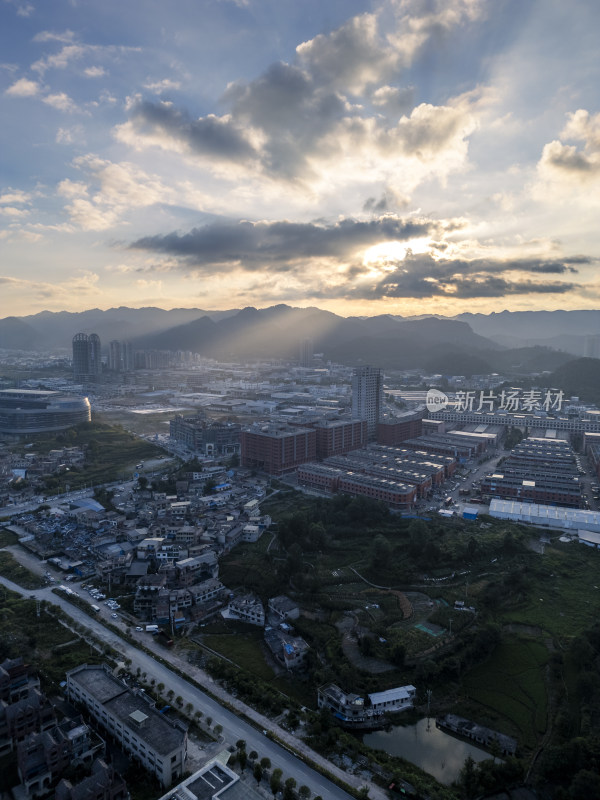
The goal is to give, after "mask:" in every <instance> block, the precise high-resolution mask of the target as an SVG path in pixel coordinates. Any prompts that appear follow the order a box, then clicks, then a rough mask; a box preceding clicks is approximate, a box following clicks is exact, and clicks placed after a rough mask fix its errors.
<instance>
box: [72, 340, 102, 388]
mask: <svg viewBox="0 0 600 800" xmlns="http://www.w3.org/2000/svg"><path fill="white" fill-rule="evenodd" d="M100 350H101V346H100V337H99V336H98V334H97V333H91V334H90V335H89V336H88V335H87V334H86V333H76V334H75V336H74V337H73V377H74V378H75V380H95V378H97V377H98V375H100V374H101V373H102V358H101V353H100Z"/></svg>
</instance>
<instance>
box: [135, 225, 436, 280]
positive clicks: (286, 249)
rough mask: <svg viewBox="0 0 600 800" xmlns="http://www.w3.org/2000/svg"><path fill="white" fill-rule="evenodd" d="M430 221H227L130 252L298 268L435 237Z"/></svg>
mask: <svg viewBox="0 0 600 800" xmlns="http://www.w3.org/2000/svg"><path fill="white" fill-rule="evenodd" d="M439 229H440V226H439V225H438V224H436V223H434V222H431V221H419V220H403V219H399V218H398V217H394V216H385V217H381V218H379V219H375V220H370V221H368V222H360V221H357V220H353V219H344V220H340V221H339V222H336V223H333V224H329V225H328V224H324V223H323V224H321V223H316V222H306V223H302V222H287V221H277V222H247V221H241V222H229V223H214V224H212V225H206V226H204V227H202V228H194V229H193V230H191V231H190V232H189V233H185V234H180V233H170V234H167V235H165V236H149V237H145V238H143V239H138V240H137V241H136V242H133V243H132V244H131V245H130V247H132V248H134V249H138V250H150V251H153V252H158V253H168V254H170V255H173V256H176V257H180V258H183V259H184V260H185V261H186V263H188V264H191V265H194V266H196V267H197V266H201V265H206V266H207V267H210V266H211V265H218V264H223V263H236V264H239V265H240V266H242V267H243V268H246V269H257V268H261V267H268V266H269V265H270V266H271V267H273V265H278V267H277V268H278V269H287V267H286V266H285V265H287V264H292V263H296V262H297V261H298V260H299V259H312V258H334V259H338V260H339V261H340V263H342V262H343V261H345V260H347V259H348V258H349V257H352V256H353V255H354V253H355V252H356V251H357V250H360V249H366V248H367V247H371V246H372V245H375V244H380V243H381V242H388V241H408V240H409V239H413V238H416V237H422V236H427V235H432V234H436V233H439Z"/></svg>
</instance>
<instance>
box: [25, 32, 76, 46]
mask: <svg viewBox="0 0 600 800" xmlns="http://www.w3.org/2000/svg"><path fill="white" fill-rule="evenodd" d="M74 39H75V33H74V32H73V31H71V30H66V31H63V32H62V33H55V32H54V31H40V32H39V33H36V35H35V36H34V37H33V40H32V41H34V42H62V43H63V44H66V43H68V42H72V41H73V40H74Z"/></svg>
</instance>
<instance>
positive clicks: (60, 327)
mask: <svg viewBox="0 0 600 800" xmlns="http://www.w3.org/2000/svg"><path fill="white" fill-rule="evenodd" d="M235 313H237V310H234V311H214V312H212V311H211V312H207V311H203V310H202V309H198V308H192V309H190V308H174V309H171V310H165V309H163V308H153V307H149V308H127V307H125V306H122V307H120V308H109V309H107V310H106V311H102V310H101V309H99V308H93V309H89V310H88V311H80V312H71V311H57V312H55V311H41V312H40V313H39V314H32V315H31V316H28V317H21V318H20V320H21V322H23V323H25V324H27V325H29V326H31V328H33V329H34V330H35V331H36V332H37V333H38V335H39V336H40V338H41V341H42V344H40V345H39V347H43V348H44V349H53V348H69V349H70V347H71V341H72V339H73V336H74V335H75V334H76V333H79V332H81V333H97V334H98V336H99V337H100V340H101V342H102V348H103V350H106V349H107V346H108V343H109V341H111V340H112V339H119V340H122V341H129V340H131V339H135V338H137V337H139V336H143V335H146V334H151V333H157V332H158V331H163V330H167V329H169V328H172V327H173V326H175V325H179V324H181V323H184V322H190V321H192V320H194V319H198V318H200V317H203V316H205V315H206V314H210V315H212V316H213V318H215V319H223V318H224V317H226V316H227V315H228V314H235ZM2 322H4V320H0V324H1V323H2ZM20 341H21V343H20V344H18V345H15V347H16V349H24V350H33V349H38V346H37V345H35V344H34V345H33V346H29V345H28V344H27V342H29V341H30V340H28V339H27V337H26V336H24V337H23V339H22V340H20Z"/></svg>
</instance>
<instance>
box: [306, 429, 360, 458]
mask: <svg viewBox="0 0 600 800" xmlns="http://www.w3.org/2000/svg"><path fill="white" fill-rule="evenodd" d="M311 427H314V429H315V430H316V432H317V458H318V459H324V458H328V457H329V456H336V455H342V454H343V453H348V452H349V451H350V450H358V448H360V447H365V446H366V444H367V422H366V420H360V419H353V420H323V421H320V422H317V423H315V424H314V425H312V426H311Z"/></svg>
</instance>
